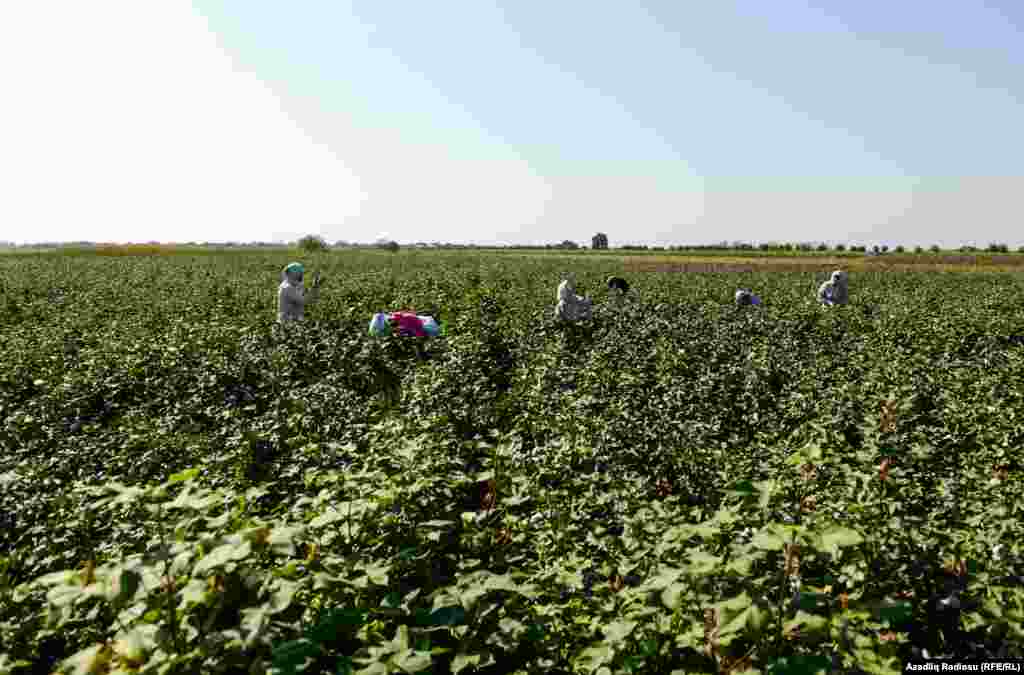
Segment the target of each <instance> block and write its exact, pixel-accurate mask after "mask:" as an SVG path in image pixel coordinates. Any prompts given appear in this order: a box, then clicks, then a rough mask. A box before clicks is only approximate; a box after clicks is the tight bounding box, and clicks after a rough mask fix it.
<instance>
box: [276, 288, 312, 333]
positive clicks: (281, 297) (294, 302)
mask: <svg viewBox="0 0 1024 675" xmlns="http://www.w3.org/2000/svg"><path fill="white" fill-rule="evenodd" d="M319 291H320V289H319V288H317V287H316V286H314V287H313V288H312V289H311V290H310V291H309V294H308V295H307V294H306V291H305V288H303V286H302V284H301V283H299V284H294V285H293V284H292V283H291V282H290V281H288V280H287V279H285V280H284V281H282V282H281V285H280V286H278V287H277V320H278V321H279V322H281V323H283V322H285V321H301V320H302V318H303V316H304V315H305V308H306V305H311V304H313V303H314V302H316V301H317V298H318V297H319V295H320V294H319Z"/></svg>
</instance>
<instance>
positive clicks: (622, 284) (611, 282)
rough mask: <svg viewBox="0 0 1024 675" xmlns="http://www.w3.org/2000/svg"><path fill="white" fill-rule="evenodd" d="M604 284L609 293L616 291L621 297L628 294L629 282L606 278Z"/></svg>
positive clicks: (616, 278) (618, 278)
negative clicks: (606, 285)
mask: <svg viewBox="0 0 1024 675" xmlns="http://www.w3.org/2000/svg"><path fill="white" fill-rule="evenodd" d="M605 283H606V284H608V290H609V291H618V292H620V293H622V294H623V295H625V294H626V293H629V282H628V281H626V280H625V279H623V278H622V277H608V280H607V281H606V282H605Z"/></svg>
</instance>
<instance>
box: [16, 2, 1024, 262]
mask: <svg viewBox="0 0 1024 675" xmlns="http://www.w3.org/2000/svg"><path fill="white" fill-rule="evenodd" d="M11 4H13V3H11ZM27 4H28V3H26V5H27ZM8 15H9V16H8ZM55 16H57V14H54V13H53V12H47V11H43V10H38V9H35V10H34V9H32V8H30V7H27V8H26V7H22V8H14V9H8V8H6V7H5V8H4V9H2V10H0V25H6V26H7V28H6V29H4V28H0V38H3V42H6V43H7V44H8V46H7V47H0V50H3V52H4V53H2V54H0V56H4V57H7V58H5V63H7V64H17V65H15V66H12V65H7V66H6V67H7V68H14V69H15V70H16V72H15V77H14V81H13V85H9V89H10V88H13V89H14V90H15V91H14V93H15V95H16V99H17V100H18V101H19V102H20V103H21V106H20V109H19V110H16V111H15V115H14V117H13V118H12V119H11V121H10V122H9V123H0V124H3V130H2V131H0V133H2V134H4V135H5V136H8V137H9V138H3V139H0V140H5V141H8V142H9V143H8V144H9V145H10V146H13V147H15V153H13V156H12V154H9V155H8V157H7V159H6V160H0V162H4V163H5V164H7V166H6V167H3V166H2V165H0V171H4V172H5V174H3V173H0V177H2V178H3V179H4V182H5V183H6V184H7V185H9V186H13V188H14V190H13V192H15V193H16V194H17V195H20V197H19V198H15V200H14V203H13V205H12V204H10V203H9V204H8V205H7V207H6V208H5V207H3V206H0V209H3V210H0V217H2V220H0V222H3V223H4V225H3V230H4V233H3V234H2V235H0V239H16V240H28V241H32V240H40V239H95V240H118V241H145V240H149V239H159V240H181V241H184V240H194V239H198V240H204V239H205V240H211V239H212V240H224V239H234V240H242V241H245V240H258V239H275V238H276V239H284V238H291V237H294V236H297V235H300V234H303V233H307V232H315V233H319V234H322V235H324V236H325V237H327V238H328V239H331V240H334V239H347V240H363V241H366V240H371V239H374V238H375V237H377V236H379V235H386V236H388V237H391V238H395V239H398V240H399V241H407V242H411V241H417V240H428V241H432V240H442V241H461V242H478V243H499V242H501V243H538V242H541V243H543V242H551V241H560V240H561V239H565V238H570V239H575V240H577V241H585V240H587V239H589V236H590V235H591V234H593V232H595V231H597V230H601V231H605V232H607V233H608V235H609V237H610V239H611V241H612V244H613V245H616V244H619V243H626V242H630V243H709V242H714V241H720V240H743V241H768V240H788V241H819V240H825V241H829V242H838V241H842V242H846V243H865V244H872V243H889V244H893V245H894V244H898V243H904V244H911V245H913V244H922V245H929V244H932V243H938V244H942V245H948V246H952V245H959V244H962V243H975V244H981V245H984V244H987V243H989V242H990V241H998V242H1006V243H1010V244H1013V245H1015V246H1016V245H1021V244H1024V234H1022V233H1024V217H1022V216H1024V209H1022V208H1021V200H1020V195H1021V194H1022V193H1024V133H1022V132H1021V120H1024V114H1022V113H1024V75H1022V73H1024V68H1022V66H1024V34H1022V33H1024V31H1022V28H1024V9H1022V8H1021V7H1020V6H1018V4H1017V3H1011V2H1002V3H993V2H988V3H983V2H961V3H925V2H920V1H917V0H909V1H906V2H902V3H889V2H886V3H883V2H879V1H875V0H867V1H864V0H862V1H860V2H848V1H842V2H840V1H835V2H820V3H808V2H796V1H795V0H775V1H772V2H764V0H760V1H758V2H755V1H753V0H750V1H743V2H740V1H735V2H729V1H727V0H718V1H716V2H701V3H687V2H678V1H676V2H668V1H665V2H649V3H643V4H640V3H627V2H616V3H611V2H586V3H584V2H575V1H568V0H566V1H562V2H539V1H532V0H518V1H516V2H504V3H497V2H488V1H485V0H473V1H472V2H470V1H468V0H467V1H465V2H435V3H413V2H405V3H397V2H388V1H385V0H377V1H367V2H326V1H325V2H312V1H309V2H295V3H280V2H269V1H262V2H257V1H255V0H232V1H223V2H214V1H207V2H195V3H193V4H192V5H191V6H189V5H188V4H187V3H185V4H182V3H174V2H167V3H163V4H160V5H157V4H156V3H153V4H149V3H145V4H143V3H134V4H133V3H131V2H127V1H123V2H115V1H111V2H102V3H97V4H95V5H94V4H89V6H88V8H87V9H81V8H75V7H74V6H73V5H72V4H71V3H68V5H67V7H66V9H65V10H64V12H63V17H62V20H61V19H55V18H54V17H55ZM5 32H6V34H4V33H5ZM7 52H9V53H7ZM5 98H9V97H5ZM19 152H20V154H18V153H19ZM9 223H10V224H11V228H10V229H12V230H14V232H13V234H9V233H8V229H9V228H8V224H9ZM25 225H28V227H25Z"/></svg>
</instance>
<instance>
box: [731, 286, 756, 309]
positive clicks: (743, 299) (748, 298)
mask: <svg viewBox="0 0 1024 675" xmlns="http://www.w3.org/2000/svg"><path fill="white" fill-rule="evenodd" d="M760 304H761V298H759V297H757V296H756V295H754V294H753V292H751V291H750V290H749V289H746V288H741V289H740V290H738V291H736V306H737V307H747V306H750V305H754V306H757V305H760Z"/></svg>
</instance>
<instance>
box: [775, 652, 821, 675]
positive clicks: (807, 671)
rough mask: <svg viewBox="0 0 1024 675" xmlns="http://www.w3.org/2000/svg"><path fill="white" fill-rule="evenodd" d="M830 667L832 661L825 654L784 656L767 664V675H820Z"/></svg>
mask: <svg viewBox="0 0 1024 675" xmlns="http://www.w3.org/2000/svg"><path fill="white" fill-rule="evenodd" d="M831 669H832V661H831V659H829V658H828V657H827V656H820V655H814V656H807V655H803V654H797V655H796V656H784V657H782V658H781V659H776V660H775V661H773V662H772V663H770V664H769V665H768V673H769V675H820V674H821V673H828V672H829V671H830V670H831Z"/></svg>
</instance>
